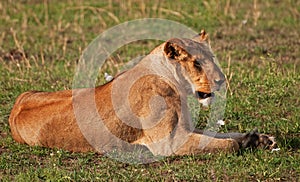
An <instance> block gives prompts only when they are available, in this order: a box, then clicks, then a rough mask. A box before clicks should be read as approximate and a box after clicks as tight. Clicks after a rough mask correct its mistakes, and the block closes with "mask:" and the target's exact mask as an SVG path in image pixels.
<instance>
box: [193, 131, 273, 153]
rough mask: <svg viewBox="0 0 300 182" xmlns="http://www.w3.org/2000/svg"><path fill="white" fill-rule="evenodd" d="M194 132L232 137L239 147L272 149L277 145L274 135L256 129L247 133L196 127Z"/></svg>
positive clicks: (225, 137)
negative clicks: (224, 131)
mask: <svg viewBox="0 0 300 182" xmlns="http://www.w3.org/2000/svg"><path fill="white" fill-rule="evenodd" d="M194 132H195V133H198V134H202V135H206V136H210V137H214V138H218V139H234V140H235V141H236V142H237V143H238V144H239V146H240V148H249V147H250V148H269V149H273V148H276V147H277V144H276V141H275V138H274V137H272V136H269V135H265V134H261V133H258V131H257V129H255V130H253V131H251V132H248V133H216V132H211V131H202V130H198V129H196V130H195V131H194Z"/></svg>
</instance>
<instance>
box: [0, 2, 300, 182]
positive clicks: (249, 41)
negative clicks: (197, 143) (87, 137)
mask: <svg viewBox="0 0 300 182" xmlns="http://www.w3.org/2000/svg"><path fill="white" fill-rule="evenodd" d="M148 17H151V18H165V19H169V20H174V21H178V22H180V23H182V24H185V25H186V26H188V27H191V28H192V29H193V30H195V31H200V30H201V29H202V28H205V29H206V30H207V32H209V33H210V38H211V45H212V48H213V50H214V52H215V54H216V56H217V58H218V60H219V62H220V65H221V67H222V68H223V71H224V73H225V74H226V76H227V78H228V91H227V107H226V113H225V116H224V121H225V126H223V127H222V128H221V132H227V131H237V132H246V131H250V130H252V129H253V128H255V127H257V128H258V129H259V131H260V132H262V133H269V134H272V135H274V136H276V138H277V141H278V143H279V147H280V148H281V150H280V151H278V152H271V151H266V150H256V151H251V150H246V151H243V152H241V153H236V154H223V153H220V154H210V155H209V154H207V155H199V156H184V157H169V158H164V159H162V160H161V161H158V162H155V163H150V164H142V165H141V164H140V165H138V164H126V163H121V162H118V161H115V160H113V159H110V158H108V157H101V156H99V155H97V154H94V153H87V154H78V153H70V152H67V151H62V150H59V149H45V148H41V147H29V146H27V145H20V144H17V143H15V142H14V141H13V140H12V138H11V134H10V130H9V126H8V117H9V113H10V110H11V108H12V106H13V103H14V101H15V98H16V97H17V96H18V95H19V94H20V93H22V92H24V91H27V90H43V91H56V90H63V89H68V88H72V81H73V80H72V79H73V76H74V72H75V68H76V64H77V62H78V59H79V57H80V55H81V53H82V51H83V50H84V49H85V47H86V46H87V45H88V44H89V43H90V42H91V41H92V40H93V39H94V38H95V37H96V36H97V35H99V34H100V33H101V32H103V31H104V30H106V29H107V28H109V27H112V26H114V25H117V24H119V23H123V22H125V21H128V20H134V19H137V18H148ZM299 19H300V2H299V1H293V0H290V1H275V0H274V1H263V2H261V1H256V0H253V1H230V0H223V1H215V0H212V1H198V0H191V1H177V0H175V1H174V0H173V1H163V2H160V1H158V0H155V1H151V2H150V1H138V0H129V1H121V0H116V1H107V2H106V1H101V2H100V1H99V2H97V1H56V0H54V1H47V0H45V1H36V0H28V1H16V2H14V1H9V0H5V1H1V2H0V74H1V77H0V78H1V79H0V154H1V156H0V180H1V181H2V180H3V181H11V180H16V181H20V180H24V181H44V180H51V181H59V180H61V181H97V180H99V181H100V180H124V181H125V180H126V181H127V180H135V179H137V180H151V181H157V180H167V181H171V180H172V181H173V180H175V181H189V180H200V181H202V180H203V181H208V180H209V181H297V180H299V175H300V162H299V161H300V154H299V153H300V149H299V146H300V124H299V121H300V114H299V113H300V100H299V88H300V85H299V83H300V59H299V57H300V52H299V45H300V41H299V30H300V22H299ZM159 43H160V42H159V41H153V40H144V41H137V42H134V43H131V44H129V45H127V46H124V47H122V48H120V49H119V50H118V51H117V52H115V53H114V55H113V57H112V58H111V59H109V60H108V62H107V64H106V65H105V67H104V68H103V70H102V71H103V72H108V73H111V74H113V73H114V72H115V71H116V68H115V67H114V65H116V63H118V64H121V63H124V62H126V61H128V60H130V59H132V58H135V57H136V56H138V55H144V54H146V53H147V52H149V51H150V50H151V49H152V48H154V47H155V46H156V45H157V44H159ZM101 74H102V72H101ZM101 74H100V76H99V81H98V83H99V84H100V83H103V82H104V78H103V76H101ZM208 112H209V111H203V112H201V113H200V116H201V119H200V120H199V121H206V120H207V117H208V116H207V114H208ZM197 125H198V127H200V128H201V127H202V128H203V127H205V126H206V123H204V122H201V123H200V122H199V123H198V124H197Z"/></svg>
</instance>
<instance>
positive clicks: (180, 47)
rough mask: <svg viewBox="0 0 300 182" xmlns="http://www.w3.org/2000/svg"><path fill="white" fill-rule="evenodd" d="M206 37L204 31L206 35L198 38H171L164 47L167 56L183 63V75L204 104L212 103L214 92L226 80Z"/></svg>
mask: <svg viewBox="0 0 300 182" xmlns="http://www.w3.org/2000/svg"><path fill="white" fill-rule="evenodd" d="M203 36H204V38H203ZM206 38H207V35H206V34H205V32H204V35H203V33H202V34H200V35H199V37H198V40H197V39H196V38H195V39H194V40H191V39H171V40H169V41H167V42H166V44H165V47H164V52H165V54H166V56H167V58H168V59H169V60H170V61H175V62H177V63H179V64H180V65H181V68H183V69H181V70H182V71H181V72H182V75H183V76H184V77H185V79H186V80H188V82H189V83H190V85H191V91H192V92H193V93H194V94H195V95H196V97H197V98H198V100H199V102H200V103H202V104H203V105H204V106H207V105H209V104H210V102H211V98H212V97H213V96H214V92H215V91H218V90H219V89H220V87H221V85H222V84H223V83H224V81H225V76H224V74H223V73H222V72H221V70H220V69H219V67H218V66H217V65H216V63H215V62H214V59H215V58H214V54H213V53H212V52H211V49H210V47H209V44H208V42H207V41H206V40H205V39H206Z"/></svg>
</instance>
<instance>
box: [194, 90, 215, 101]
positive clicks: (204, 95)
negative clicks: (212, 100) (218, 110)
mask: <svg viewBox="0 0 300 182" xmlns="http://www.w3.org/2000/svg"><path fill="white" fill-rule="evenodd" d="M195 95H196V97H197V98H198V99H206V98H209V97H213V96H214V93H205V92H199V91H196V93H195Z"/></svg>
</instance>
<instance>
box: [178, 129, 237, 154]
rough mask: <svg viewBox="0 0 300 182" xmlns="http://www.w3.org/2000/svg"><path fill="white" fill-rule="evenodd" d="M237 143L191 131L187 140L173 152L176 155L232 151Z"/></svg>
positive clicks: (235, 148) (235, 149)
mask: <svg viewBox="0 0 300 182" xmlns="http://www.w3.org/2000/svg"><path fill="white" fill-rule="evenodd" d="M238 150H239V144H238V143H237V141H236V140H234V139H230V138H229V139H219V138H214V137H210V136H206V135H203V134H198V133H191V134H190V135H189V137H188V139H187V141H186V142H185V143H184V144H183V145H181V146H180V148H179V149H178V150H177V151H176V152H175V154H176V155H188V154H197V153H215V152H220V151H224V152H234V151H238Z"/></svg>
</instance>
